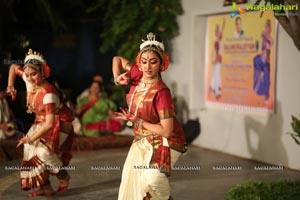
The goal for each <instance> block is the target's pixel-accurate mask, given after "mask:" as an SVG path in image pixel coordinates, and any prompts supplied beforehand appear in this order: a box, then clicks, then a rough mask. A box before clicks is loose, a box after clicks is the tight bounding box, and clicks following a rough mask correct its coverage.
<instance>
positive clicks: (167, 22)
mask: <svg viewBox="0 0 300 200" xmlns="http://www.w3.org/2000/svg"><path fill="white" fill-rule="evenodd" d="M88 12H89V13H98V14H99V16H102V19H101V21H100V24H99V26H101V29H102V30H101V33H100V39H101V46H100V51H101V52H103V53H105V52H108V51H115V52H116V53H117V54H119V55H122V56H124V57H127V58H128V59H130V60H134V59H135V56H136V53H137V51H138V48H139V43H140V41H141V38H142V37H144V36H145V35H146V34H147V33H148V32H154V33H155V34H158V35H159V36H160V37H161V38H162V40H163V41H164V43H165V45H166V46H167V49H168V50H170V49H171V48H170V41H171V39H172V38H174V37H175V36H176V35H178V33H179V31H178V24H177V21H176V17H177V16H178V15H181V14H182V13H183V10H182V7H181V2H180V0H172V1H169V0H110V1H107V0H98V1H97V2H96V3H95V4H94V5H92V6H91V7H90V8H89V9H88Z"/></svg>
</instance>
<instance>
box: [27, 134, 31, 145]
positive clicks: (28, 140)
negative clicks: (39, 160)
mask: <svg viewBox="0 0 300 200" xmlns="http://www.w3.org/2000/svg"><path fill="white" fill-rule="evenodd" d="M26 142H27V143H28V144H31V143H32V142H31V141H30V137H28V135H26Z"/></svg>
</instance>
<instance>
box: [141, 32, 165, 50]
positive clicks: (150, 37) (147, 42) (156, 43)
mask: <svg viewBox="0 0 300 200" xmlns="http://www.w3.org/2000/svg"><path fill="white" fill-rule="evenodd" d="M142 42H143V43H142V44H141V45H140V50H142V49H143V48H145V47H146V46H153V45H154V46H157V47H159V48H160V49H161V50H163V51H164V50H165V46H164V44H163V43H162V42H159V41H157V40H155V34H153V33H152V32H150V33H148V34H147V40H142Z"/></svg>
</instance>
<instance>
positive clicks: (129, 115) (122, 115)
mask: <svg viewBox="0 0 300 200" xmlns="http://www.w3.org/2000/svg"><path fill="white" fill-rule="evenodd" d="M120 110H121V111H122V112H114V118H115V119H122V120H126V121H132V122H136V121H137V117H136V116H135V115H134V114H132V113H130V112H128V109H127V108H120Z"/></svg>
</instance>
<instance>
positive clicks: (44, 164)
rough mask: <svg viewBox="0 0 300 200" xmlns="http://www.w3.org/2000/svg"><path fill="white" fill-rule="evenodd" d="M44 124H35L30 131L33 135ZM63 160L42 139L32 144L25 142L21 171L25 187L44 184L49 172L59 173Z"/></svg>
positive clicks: (22, 183)
mask: <svg viewBox="0 0 300 200" xmlns="http://www.w3.org/2000/svg"><path fill="white" fill-rule="evenodd" d="M41 126H42V123H38V124H33V125H32V127H31V128H30V130H29V131H28V133H27V135H28V137H31V136H32V135H33V134H34V133H35V132H36V131H38V130H39V129H40V128H41ZM60 166H62V162H61V160H60V158H59V157H58V155H57V154H55V153H53V152H51V151H50V150H49V149H48V147H47V146H46V145H44V144H43V143H42V142H40V140H36V141H34V142H33V143H31V144H24V155H23V162H22V168H23V169H21V170H20V173H21V185H22V188H23V189H30V188H36V187H40V186H42V185H44V184H45V183H46V182H47V181H48V180H47V179H48V176H49V172H50V173H51V174H57V173H58V172H59V168H60Z"/></svg>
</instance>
